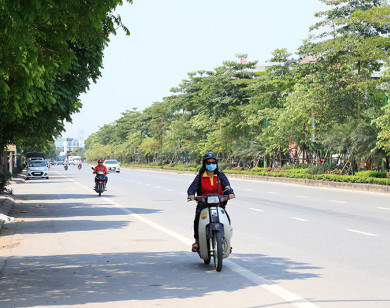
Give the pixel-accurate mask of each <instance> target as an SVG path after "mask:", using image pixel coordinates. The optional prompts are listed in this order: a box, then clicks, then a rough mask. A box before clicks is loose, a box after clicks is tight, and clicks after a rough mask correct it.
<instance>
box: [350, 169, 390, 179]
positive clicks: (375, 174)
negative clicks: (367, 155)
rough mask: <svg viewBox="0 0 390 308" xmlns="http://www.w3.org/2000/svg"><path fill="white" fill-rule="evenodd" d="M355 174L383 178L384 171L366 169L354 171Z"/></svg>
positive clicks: (384, 175)
mask: <svg viewBox="0 0 390 308" xmlns="http://www.w3.org/2000/svg"><path fill="white" fill-rule="evenodd" d="M355 175H356V176H357V177H360V178H385V177H386V172H378V171H374V170H367V171H359V172H356V173H355Z"/></svg>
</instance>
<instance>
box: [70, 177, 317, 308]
mask: <svg viewBox="0 0 390 308" xmlns="http://www.w3.org/2000/svg"><path fill="white" fill-rule="evenodd" d="M63 177H65V176H63ZM68 179H69V178H68ZM69 180H70V181H72V182H74V183H75V184H78V185H80V186H81V187H83V188H85V189H87V190H88V191H89V190H90V189H89V188H88V187H86V186H85V185H83V184H80V183H78V182H76V181H74V180H72V179H69ZM181 194H185V195H187V194H186V193H181ZM102 199H103V200H105V201H107V202H109V203H110V204H112V205H113V206H115V207H117V208H119V209H121V210H122V211H123V212H125V213H126V214H128V215H130V216H132V217H133V218H136V219H138V220H139V221H142V222H144V223H145V224H147V225H149V226H151V227H153V228H155V229H157V230H159V231H162V232H164V233H166V234H168V235H169V236H171V237H173V238H176V239H177V240H179V241H181V242H182V243H184V244H185V245H188V246H189V245H191V243H192V240H191V239H188V238H187V237H185V236H183V235H181V234H179V233H177V232H175V231H173V230H171V229H168V228H166V227H164V226H162V225H159V224H157V223H155V222H153V221H151V220H150V219H148V218H145V217H144V216H142V215H139V214H135V213H134V212H132V211H130V210H129V209H127V208H126V207H124V206H122V205H121V204H118V203H116V202H114V201H112V200H111V199H110V198H107V197H102ZM254 210H256V211H261V210H258V209H254ZM224 264H225V266H226V267H228V268H230V269H231V270H232V271H233V272H235V273H237V274H239V275H241V276H242V277H245V278H247V279H249V280H250V281H252V282H254V283H255V284H257V286H258V287H259V288H263V289H265V290H267V291H268V292H271V293H273V294H274V295H276V296H278V297H280V298H282V299H284V300H285V301H287V302H291V303H292V305H294V306H295V307H298V308H319V307H318V306H317V305H315V304H313V303H311V302H309V301H307V300H306V299H305V298H303V297H301V296H299V295H297V294H295V293H293V292H291V291H289V290H287V289H284V288H282V287H280V286H278V285H277V284H275V283H274V282H272V281H270V280H268V279H265V278H263V277H261V276H258V275H256V274H255V273H253V272H251V271H250V270H248V269H246V268H245V267H242V266H241V265H238V264H237V263H235V262H233V261H231V260H225V261H224Z"/></svg>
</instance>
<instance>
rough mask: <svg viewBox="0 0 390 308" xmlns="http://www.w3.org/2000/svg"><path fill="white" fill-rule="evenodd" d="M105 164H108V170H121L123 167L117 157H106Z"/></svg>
mask: <svg viewBox="0 0 390 308" xmlns="http://www.w3.org/2000/svg"><path fill="white" fill-rule="evenodd" d="M103 165H104V166H106V168H107V170H108V172H117V173H119V172H121V167H120V166H119V163H118V161H116V160H115V159H106V160H105V161H104V163H103Z"/></svg>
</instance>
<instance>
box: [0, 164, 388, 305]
mask: <svg viewBox="0 0 390 308" xmlns="http://www.w3.org/2000/svg"><path fill="white" fill-rule="evenodd" d="M50 171H51V175H50V179H49V180H46V179H44V180H30V181H26V182H24V181H23V180H18V181H17V182H16V183H14V184H13V185H12V188H13V190H14V193H15V197H16V205H15V207H14V209H13V210H12V212H11V213H10V215H11V216H15V217H17V218H21V219H23V221H21V222H16V223H8V224H6V225H5V227H4V228H3V230H2V234H1V237H0V245H1V247H2V249H1V250H0V261H1V263H0V266H1V279H0V307H66V306H72V307H215V306H217V305H218V306H221V307H301V308H310V307H313V308H314V307H337V308H339V307H353V308H360V307H362V308H366V307H390V258H389V257H388V256H389V255H390V195H387V194H375V193H364V192H353V191H346V190H336V189H324V188H314V187H305V186H298V185H289V184H279V183H268V182H260V181H245V180H235V179H231V180H230V182H231V186H232V187H233V188H234V190H235V193H236V196H237V198H236V199H234V200H232V201H231V202H230V203H229V204H228V207H227V209H228V212H229V215H230V217H231V219H232V225H233V228H234V231H233V238H232V246H233V253H232V255H231V257H230V258H228V259H224V266H223V269H222V272H220V273H217V272H215V271H214V269H213V266H212V264H210V265H204V264H203V261H202V260H201V259H200V258H199V257H198V255H197V254H196V253H191V252H190V247H191V243H192V242H193V238H192V237H193V227H192V222H193V217H194V209H195V203H193V202H186V190H187V188H188V186H189V184H190V183H191V181H192V180H193V178H194V175H184V174H175V173H174V172H172V173H167V172H159V171H152V170H151V171H141V170H133V169H122V170H121V173H116V174H110V175H109V183H108V191H107V192H105V193H104V194H103V195H102V197H99V196H98V195H97V194H96V193H95V192H94V191H93V190H92V186H93V175H92V174H91V173H92V170H91V169H90V168H89V167H87V165H86V164H84V167H83V169H82V170H81V171H79V170H77V166H70V168H69V170H68V171H64V169H63V168H62V167H60V166H52V167H51V170H50Z"/></svg>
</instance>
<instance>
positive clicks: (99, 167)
mask: <svg viewBox="0 0 390 308" xmlns="http://www.w3.org/2000/svg"><path fill="white" fill-rule="evenodd" d="M96 171H104V172H105V175H106V183H105V185H107V181H108V177H107V173H108V171H107V168H106V166H104V165H103V159H101V158H100V159H98V164H97V166H96V167H95V168H94V169H93V173H94V174H95V173H96ZM95 185H96V182H95Z"/></svg>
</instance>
